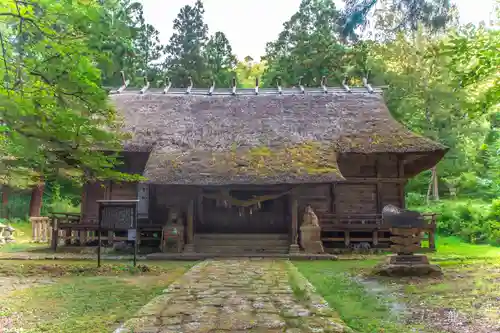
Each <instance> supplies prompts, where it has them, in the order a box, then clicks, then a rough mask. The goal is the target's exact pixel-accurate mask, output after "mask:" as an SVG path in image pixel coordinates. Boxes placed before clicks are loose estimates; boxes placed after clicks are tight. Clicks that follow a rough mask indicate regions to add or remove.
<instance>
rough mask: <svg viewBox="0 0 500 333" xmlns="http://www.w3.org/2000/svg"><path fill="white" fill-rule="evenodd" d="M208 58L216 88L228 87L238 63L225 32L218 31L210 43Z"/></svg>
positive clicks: (208, 45) (207, 49)
mask: <svg viewBox="0 0 500 333" xmlns="http://www.w3.org/2000/svg"><path fill="white" fill-rule="evenodd" d="M206 58H207V61H208V67H209V69H210V72H211V73H212V77H213V79H214V81H215V84H216V86H219V87H220V86H228V85H229V84H230V82H231V78H232V77H233V76H234V75H233V74H232V73H231V72H232V71H233V69H234V67H235V66H236V63H237V61H236V57H235V56H234V54H233V49H232V48H231V45H230V44H229V41H228V40H227V38H226V35H225V34H224V33H223V32H220V31H217V32H216V33H215V35H213V36H212V37H211V38H210V40H209V41H208V44H207V48H206Z"/></svg>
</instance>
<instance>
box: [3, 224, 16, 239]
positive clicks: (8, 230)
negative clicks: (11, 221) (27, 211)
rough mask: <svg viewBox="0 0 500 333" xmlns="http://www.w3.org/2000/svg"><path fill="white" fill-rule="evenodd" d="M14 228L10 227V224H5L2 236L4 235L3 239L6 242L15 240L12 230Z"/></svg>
mask: <svg viewBox="0 0 500 333" xmlns="http://www.w3.org/2000/svg"><path fill="white" fill-rule="evenodd" d="M15 230H16V229H14V228H13V227H11V226H10V225H8V226H7V228H5V231H4V237H5V241H6V242H7V243H13V242H15V241H16V240H15V239H14V231H15Z"/></svg>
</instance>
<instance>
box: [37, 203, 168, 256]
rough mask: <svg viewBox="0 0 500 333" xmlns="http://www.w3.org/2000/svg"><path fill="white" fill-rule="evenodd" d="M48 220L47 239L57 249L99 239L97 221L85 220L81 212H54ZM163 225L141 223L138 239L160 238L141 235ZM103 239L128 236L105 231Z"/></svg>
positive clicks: (119, 238) (119, 239) (123, 238)
mask: <svg viewBox="0 0 500 333" xmlns="http://www.w3.org/2000/svg"><path fill="white" fill-rule="evenodd" d="M45 219H46V220H47V224H48V226H49V227H48V228H49V230H50V231H49V235H50V237H49V238H48V239H47V240H46V242H49V243H50V244H51V247H52V248H53V249H54V250H56V249H57V246H58V245H61V244H64V245H86V244H92V243H96V242H97V239H98V235H97V233H98V229H99V225H98V224H97V223H88V222H83V221H82V220H81V218H80V214H75V213H61V212H53V213H52V214H51V215H50V218H49V217H46V218H45ZM161 230H162V226H161V225H153V224H145V225H142V224H139V231H140V232H139V235H138V237H137V238H138V240H139V242H140V241H146V240H153V239H154V240H156V239H157V240H160V238H159V237H158V238H155V237H146V236H143V237H140V233H141V232H145V233H148V232H149V233H151V232H158V233H159V232H161ZM101 240H102V241H108V242H111V243H112V242H115V241H126V240H128V236H117V234H116V232H114V231H103V233H102V234H101Z"/></svg>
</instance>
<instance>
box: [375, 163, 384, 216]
mask: <svg viewBox="0 0 500 333" xmlns="http://www.w3.org/2000/svg"><path fill="white" fill-rule="evenodd" d="M375 172H376V174H377V183H376V184H375V190H376V192H377V193H376V197H377V198H376V200H377V201H376V204H377V214H381V213H382V205H383V202H382V184H380V178H381V174H380V163H379V156H378V155H375Z"/></svg>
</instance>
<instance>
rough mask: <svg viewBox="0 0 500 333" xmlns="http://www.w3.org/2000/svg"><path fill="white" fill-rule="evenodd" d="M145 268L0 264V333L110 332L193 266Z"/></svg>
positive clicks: (56, 263)
mask: <svg viewBox="0 0 500 333" xmlns="http://www.w3.org/2000/svg"><path fill="white" fill-rule="evenodd" d="M140 264H141V265H142V264H144V263H140ZM146 265H147V269H145V268H144V266H140V265H139V266H138V268H133V267H131V265H130V263H124V262H113V263H108V264H104V265H103V267H101V269H97V268H96V263H95V261H42V260H37V261H12V260H9V261H0V286H1V288H2V289H3V292H2V293H1V294H0V332H3V333H7V332H19V331H20V329H23V332H33V333H35V332H54V333H55V332H63V333H73V332H74V333H76V332H78V333H91V332H92V333H93V332H96V333H97V332H110V331H111V330H112V329H113V328H115V327H117V326H118V325H119V324H120V323H121V322H122V321H124V320H126V319H128V318H129V317H130V316H131V315H133V314H134V313H135V312H136V311H137V310H138V309H139V308H140V307H141V306H143V305H145V304H146V303H147V302H148V301H149V300H150V299H152V298H153V297H154V296H156V295H158V294H159V293H161V292H162V290H163V289H165V288H166V287H167V286H168V285H169V284H170V283H171V282H172V281H173V280H175V279H176V278H178V277H179V276H181V275H182V274H183V273H184V272H185V271H186V270H187V269H189V267H190V266H192V265H193V263H192V262H190V263H186V262H150V261H148V262H147V263H146ZM141 268H142V269H141Z"/></svg>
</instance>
